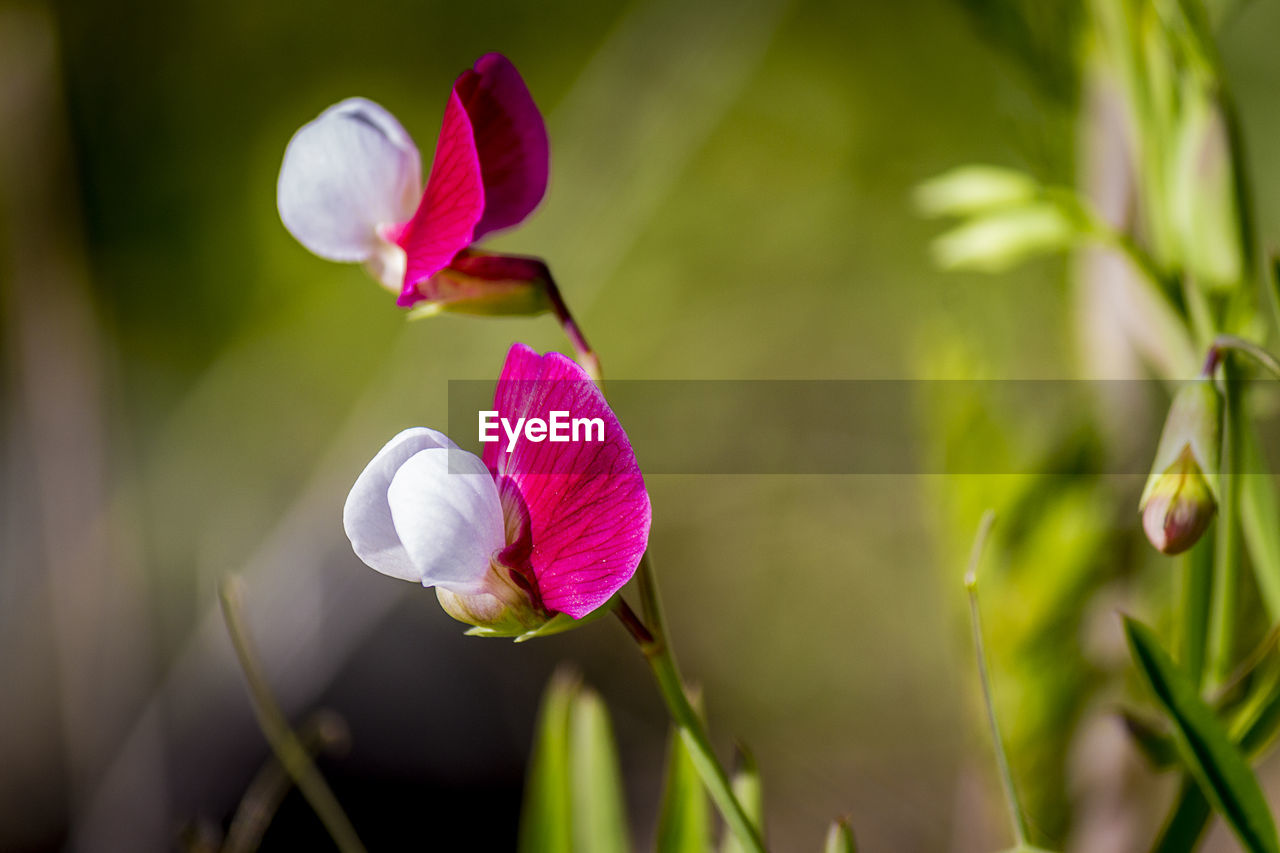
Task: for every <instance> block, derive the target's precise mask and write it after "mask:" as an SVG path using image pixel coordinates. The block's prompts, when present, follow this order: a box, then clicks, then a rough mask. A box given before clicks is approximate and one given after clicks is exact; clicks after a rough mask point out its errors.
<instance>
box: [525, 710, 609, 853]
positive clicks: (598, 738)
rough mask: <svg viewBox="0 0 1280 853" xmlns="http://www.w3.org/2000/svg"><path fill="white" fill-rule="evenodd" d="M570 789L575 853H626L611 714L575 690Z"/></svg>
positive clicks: (570, 737)
mask: <svg viewBox="0 0 1280 853" xmlns="http://www.w3.org/2000/svg"><path fill="white" fill-rule="evenodd" d="M569 785H570V790H571V793H572V802H571V806H570V812H571V816H572V820H573V849H574V850H581V851H591V853H626V850H627V849H628V843H627V841H628V838H629V835H630V833H628V831H627V810H626V805H625V802H624V800H623V795H622V774H621V772H620V771H619V770H618V751H617V747H616V746H615V745H614V740H613V726H612V725H610V723H609V712H608V710H607V709H606V708H605V705H604V702H603V701H602V700H601V699H600V696H599V694H598V693H596V692H595V691H594V690H588V689H583V690H581V691H579V693H578V694H577V696H575V697H574V699H573V702H572V704H571V706H570V710H569ZM543 849H548V850H549V849H556V848H543Z"/></svg>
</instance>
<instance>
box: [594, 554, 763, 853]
mask: <svg viewBox="0 0 1280 853" xmlns="http://www.w3.org/2000/svg"><path fill="white" fill-rule="evenodd" d="M636 574H637V575H638V576H639V586H640V606H641V612H642V613H643V614H644V621H643V622H641V621H640V620H639V619H638V618H637V617H636V615H635V614H634V613H633V612H632V611H631V608H630V607H629V606H628V605H627V603H626V602H625V601H622V600H621V599H619V602H618V606H617V608H615V611H614V612H615V613H617V615H618V618H619V619H621V620H622V623H623V625H624V626H625V627H626V628H627V631H628V633H630V634H631V636H632V637H633V638H634V639H635V640H636V643H637V644H638V645H639V646H640V651H641V653H643V654H644V657H645V660H646V661H647V662H648V663H649V668H650V669H651V670H653V675H654V678H655V679H657V682H658V691H659V693H661V694H662V699H663V701H664V702H665V703H666V705H667V711H668V712H669V713H670V714H671V720H672V722H673V723H674V724H675V726H676V731H677V732H678V733H679V734H680V740H682V741H683V742H684V745H685V748H686V749H688V750H689V757H690V758H691V759H692V760H693V765H694V767H695V768H697V770H698V775H699V776H701V777H702V783H703V784H704V785H705V786H706V788H707V792H708V793H709V794H710V795H711V800H712V802H714V803H715V804H716V808H717V809H719V810H720V814H721V815H723V816H724V819H725V823H727V824H728V825H729V828H730V830H732V831H733V834H734V835H735V836H736V837H737V839H738V841H739V843H740V844H742V846H743V848H744V849H746V850H749V851H751V853H765V851H766V849H767V848H766V847H765V844H764V840H763V839H762V838H761V837H760V830H759V829H758V828H757V827H756V826H755V824H754V823H752V821H751V818H750V817H749V816H748V815H747V812H746V810H745V809H744V808H743V807H742V804H741V803H740V802H739V801H738V798H737V796H735V795H734V793H733V784H732V783H731V782H730V781H729V774H728V773H727V772H725V769H724V767H723V766H722V765H721V764H720V761H719V759H718V758H716V753H715V749H714V748H713V747H712V746H711V739H710V737H709V736H708V735H707V729H706V726H705V725H704V724H703V722H702V718H701V717H699V716H698V712H697V711H696V710H695V709H694V707H693V705H692V704H691V703H690V702H689V697H688V695H686V693H685V690H684V681H683V680H682V679H681V677H680V669H679V667H678V666H677V664H676V659H675V654H674V653H673V652H672V650H671V643H670V639H669V637H668V635H667V625H666V620H665V619H664V617H663V614H662V601H661V599H660V598H659V597H658V580H657V577H656V576H655V574H654V571H653V564H652V563H651V562H650V561H649V555H648V554H645V555H644V557H643V558H642V559H641V560H640V567H639V569H638V570H637V572H636Z"/></svg>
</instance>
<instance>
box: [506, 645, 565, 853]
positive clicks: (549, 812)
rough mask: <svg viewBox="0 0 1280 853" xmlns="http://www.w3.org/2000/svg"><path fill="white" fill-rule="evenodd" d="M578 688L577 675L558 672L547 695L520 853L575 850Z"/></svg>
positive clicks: (531, 767) (537, 735) (531, 766)
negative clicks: (572, 727) (573, 765)
mask: <svg viewBox="0 0 1280 853" xmlns="http://www.w3.org/2000/svg"><path fill="white" fill-rule="evenodd" d="M578 689H579V683H578V679H577V677H576V676H574V675H571V674H569V673H568V672H567V671H564V670H557V672H556V674H555V675H553V676H552V677H551V683H550V684H548V685H547V690H546V693H544V694H543V697H542V708H541V710H540V711H539V712H538V723H537V728H536V729H535V734H534V742H533V757H532V759H530V762H529V778H528V781H527V783H526V785H525V792H524V808H523V810H522V812H521V815H520V845H519V849H520V851H521V853H539V851H544V850H560V851H565V850H571V849H572V847H571V844H572V839H573V830H572V827H573V823H572V816H571V813H570V811H571V809H570V803H571V788H570V783H569V772H570V770H569V716H570V709H571V707H572V705H573V697H574V696H575V695H576V694H577V692H578Z"/></svg>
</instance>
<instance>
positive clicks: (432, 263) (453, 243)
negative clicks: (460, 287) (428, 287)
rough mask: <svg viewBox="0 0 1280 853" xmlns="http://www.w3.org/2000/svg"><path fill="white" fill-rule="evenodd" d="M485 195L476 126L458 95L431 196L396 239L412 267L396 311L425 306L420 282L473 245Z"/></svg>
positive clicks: (443, 132) (430, 182)
mask: <svg viewBox="0 0 1280 853" xmlns="http://www.w3.org/2000/svg"><path fill="white" fill-rule="evenodd" d="M484 195H485V193H484V185H483V183H482V180H481V175H480V159H479V156H478V155H477V154H476V143H475V138H474V136H473V134H472V129H471V120H470V119H468V118H467V113H466V110H465V109H463V106H462V101H460V100H459V99H458V93H457V92H454V93H452V94H451V95H450V96H449V104H448V106H446V107H445V111H444V124H443V125H442V126H441V128H440V139H439V141H437V142H436V157H435V161H434V162H433V163H432V164H431V177H430V178H428V179H427V190H426V192H425V193H423V195H422V201H421V202H419V203H418V209H417V211H416V212H415V213H414V214H413V218H412V219H410V220H409V222H408V223H407V224H406V225H405V226H404V229H403V231H401V233H400V234H399V236H398V237H397V239H396V243H397V244H399V246H400V247H401V248H402V249H404V251H405V255H406V256H407V261H408V263H407V265H406V267H405V275H404V288H403V289H402V290H401V292H400V298H399V299H398V300H397V302H396V304H397V305H400V306H409V305H412V304H414V303H415V302H418V301H419V300H421V299H422V298H423V297H422V296H420V295H419V294H418V291H417V284H418V282H420V281H425V280H426V279H428V278H430V277H431V276H433V275H435V274H436V273H438V272H439V271H440V270H442V269H444V268H445V267H446V266H448V264H449V261H451V260H453V256H454V255H456V254H458V252H460V251H462V250H463V249H465V248H466V247H467V246H469V245H471V241H472V240H473V239H474V234H475V230H476V223H478V222H479V221H480V217H481V216H482V215H483V213H484Z"/></svg>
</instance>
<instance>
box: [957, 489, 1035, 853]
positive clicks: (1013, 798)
mask: <svg viewBox="0 0 1280 853" xmlns="http://www.w3.org/2000/svg"><path fill="white" fill-rule="evenodd" d="M995 520H996V514H995V513H994V512H992V511H991V510H987V511H986V512H985V513H983V514H982V521H981V522H980V523H979V524H978V533H977V535H976V536H974V538H973V549H972V550H971V551H970V552H969V566H968V569H966V571H965V574H964V588H965V592H967V593H968V595H969V615H970V616H971V617H972V619H971V621H972V624H973V645H974V649H975V650H976V652H977V656H978V678H979V679H980V680H981V682H982V700H983V702H984V703H985V704H986V708H987V724H988V725H989V726H990V727H991V741H992V743H993V744H994V746H995V752H996V766H997V767H998V768H999V770H1000V784H1001V785H1002V786H1003V787H1004V801H1005V804H1006V805H1007V806H1008V807H1009V822H1010V823H1011V824H1012V825H1013V840H1014V847H1015V848H1017V849H1019V850H1021V849H1025V848H1029V847H1030V844H1028V842H1027V834H1028V833H1027V818H1026V815H1024V814H1023V812H1022V803H1021V802H1019V800H1018V789H1017V788H1016V787H1014V784H1013V771H1012V770H1011V769H1010V767H1009V757H1008V756H1007V755H1006V754H1005V751H1004V740H1003V739H1002V738H1001V737H1000V721H999V719H998V718H997V717H996V704H995V700H994V698H993V697H992V694H991V674H990V673H989V672H988V671H987V649H986V644H985V643H984V642H983V640H982V611H981V609H980V608H979V607H978V564H979V563H980V562H981V560H982V551H983V549H984V548H985V547H986V544H987V536H988V535H989V534H990V533H991V525H992V524H994V523H995Z"/></svg>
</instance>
